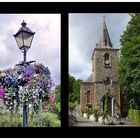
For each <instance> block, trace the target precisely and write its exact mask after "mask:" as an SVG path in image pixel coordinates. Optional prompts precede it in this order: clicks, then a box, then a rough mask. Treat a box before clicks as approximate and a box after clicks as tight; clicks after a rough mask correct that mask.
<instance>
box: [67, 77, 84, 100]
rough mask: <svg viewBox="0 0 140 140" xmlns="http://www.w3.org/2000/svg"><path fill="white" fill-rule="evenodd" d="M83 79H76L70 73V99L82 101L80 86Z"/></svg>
mask: <svg viewBox="0 0 140 140" xmlns="http://www.w3.org/2000/svg"><path fill="white" fill-rule="evenodd" d="M81 82H82V80H80V79H78V80H76V79H75V78H74V77H73V76H70V75H69V101H70V102H73V103H74V102H76V101H77V102H80V86H81Z"/></svg>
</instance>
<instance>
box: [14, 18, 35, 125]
mask: <svg viewBox="0 0 140 140" xmlns="http://www.w3.org/2000/svg"><path fill="white" fill-rule="evenodd" d="M21 25H22V27H21V28H20V29H19V30H18V32H17V33H16V34H15V35H14V37H15V39H16V42H17V45H18V47H19V49H20V50H21V51H22V52H23V58H24V59H23V64H24V65H25V64H26V53H27V51H28V50H29V49H30V47H31V44H32V40H33V37H34V34H35V32H32V31H31V30H30V29H29V28H28V27H26V25H27V24H26V23H25V21H24V20H23V22H22V23H21ZM23 127H27V105H26V102H25V104H24V106H23Z"/></svg>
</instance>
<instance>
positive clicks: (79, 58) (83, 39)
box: [69, 13, 130, 80]
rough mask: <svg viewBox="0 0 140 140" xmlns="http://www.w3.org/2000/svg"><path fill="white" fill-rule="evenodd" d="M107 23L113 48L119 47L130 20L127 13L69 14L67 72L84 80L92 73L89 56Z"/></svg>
mask: <svg viewBox="0 0 140 140" xmlns="http://www.w3.org/2000/svg"><path fill="white" fill-rule="evenodd" d="M104 15H105V21H106V24H107V28H108V32H109V35H110V39H111V41H112V44H113V48H120V47H121V46H120V42H119V40H120V35H122V34H123V31H124V30H125V29H126V26H127V23H128V21H129V20H130V16H129V15H128V14H125V13H124V14H121V13H120V14H111V13H110V14H109V13H107V14H106V13H102V14H93V13H91V14H90V13H86V14H84V13H82V14H69V74H70V75H72V76H74V77H75V78H76V79H82V80H86V79H87V78H88V77H89V75H90V74H91V73H92V63H91V62H92V61H91V56H92V53H93V50H94V48H95V46H96V43H98V41H99V38H100V35H101V29H102V25H103V16H104Z"/></svg>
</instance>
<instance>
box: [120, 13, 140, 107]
mask: <svg viewBox="0 0 140 140" xmlns="http://www.w3.org/2000/svg"><path fill="white" fill-rule="evenodd" d="M130 16H131V20H130V21H129V23H128V25H127V28H126V31H124V33H123V35H122V36H121V39H120V42H121V45H122V48H121V58H120V62H119V69H118V74H119V78H118V81H119V84H120V87H121V91H122V92H123V93H125V95H126V96H125V97H126V99H127V101H133V105H132V106H133V108H137V107H138V108H140V14H139V13H137V14H130ZM131 103H132V102H131Z"/></svg>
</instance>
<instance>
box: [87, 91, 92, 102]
mask: <svg viewBox="0 0 140 140" xmlns="http://www.w3.org/2000/svg"><path fill="white" fill-rule="evenodd" d="M86 94H87V104H90V103H91V99H90V98H91V97H90V91H87V93H86Z"/></svg>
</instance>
